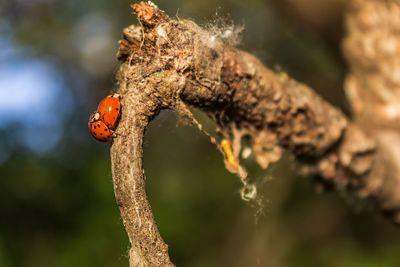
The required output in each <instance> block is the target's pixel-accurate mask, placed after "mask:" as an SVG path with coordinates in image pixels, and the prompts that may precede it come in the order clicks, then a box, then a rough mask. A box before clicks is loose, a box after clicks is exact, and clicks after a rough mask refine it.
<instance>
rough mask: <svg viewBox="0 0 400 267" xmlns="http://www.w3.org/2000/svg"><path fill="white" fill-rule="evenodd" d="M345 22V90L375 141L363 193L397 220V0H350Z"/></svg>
mask: <svg viewBox="0 0 400 267" xmlns="http://www.w3.org/2000/svg"><path fill="white" fill-rule="evenodd" d="M346 24H347V31H348V34H347V38H346V39H345V41H344V52H345V55H346V57H347V59H348V61H349V63H350V68H351V72H350V74H349V75H348V76H347V79H346V93H347V96H348V99H349V101H350V103H351V106H352V110H353V114H354V121H355V122H356V123H357V124H358V125H359V126H360V127H361V128H362V129H363V130H364V132H366V133H368V134H369V135H370V136H371V137H372V138H373V139H375V141H376V143H377V146H378V149H377V152H378V153H377V161H379V162H377V164H376V165H377V167H376V168H375V174H374V175H370V176H369V177H368V179H367V180H366V181H365V188H364V190H363V194H364V195H369V196H371V197H372V198H373V199H375V200H376V201H377V203H378V205H379V206H380V207H381V208H382V210H384V211H385V212H387V213H390V214H392V215H393V218H394V220H395V221H396V222H397V223H400V212H399V211H400V163H399V160H400V131H399V130H400V127H399V126H400V124H399V121H400V1H397V0H368V1H365V0H353V1H352V2H351V4H350V5H349V10H348V14H347V19H346Z"/></svg>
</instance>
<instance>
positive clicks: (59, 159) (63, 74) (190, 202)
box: [0, 0, 400, 267]
mask: <svg viewBox="0 0 400 267" xmlns="http://www.w3.org/2000/svg"><path fill="white" fill-rule="evenodd" d="M345 2H346V1H345V0H329V1H328V0H327V1H320V0H292V1H288V0H287V1H280V0H276V1H273V0H269V1H267V0H264V1H262V0H248V1H240V0H215V1H211V0H203V1H184V0H162V1H159V2H156V4H158V5H159V6H160V7H161V8H162V9H165V10H166V11H167V12H168V13H169V14H170V15H172V16H174V15H177V16H179V17H180V18H192V19H194V20H195V21H196V22H198V23H200V24H201V25H210V24H212V23H220V22H218V21H221V20H220V18H224V20H225V21H229V20H231V21H234V22H235V23H236V24H238V25H242V26H244V31H243V33H242V42H241V44H240V47H241V48H243V49H246V50H247V51H250V52H252V53H254V54H256V55H257V56H259V57H260V58H261V59H262V60H263V61H264V62H266V63H267V64H268V65H269V66H271V67H272V68H274V69H276V70H284V71H287V72H288V73H289V74H290V75H292V76H293V77H295V78H297V79H299V80H301V81H304V82H306V83H308V84H310V85H311V86H313V87H314V88H315V89H316V90H317V91H318V93H320V94H321V95H323V96H324V97H325V98H326V99H327V100H328V101H330V102H331V103H333V104H335V105H337V106H340V107H341V108H342V109H343V110H345V111H346V110H348V108H347V106H346V103H345V99H344V94H343V91H342V89H341V88H342V82H343V78H344V74H345V72H346V65H345V63H344V60H343V58H342V57H341V55H340V37H341V36H342V35H343V26H342V23H341V14H342V8H343V3H345ZM130 3H131V2H130V1H126V0H123V1H111V0H96V1H94V0H93V1H78V0H66V1H60V0H6V1H4V0H0V14H1V15H0V267H17V266H18V267H19V266H27V267H39V266H59V267H63V266H77V267H79V266H96V267H100V266H128V258H127V251H128V240H127V238H126V236H125V232H124V229H123V226H122V221H121V219H120V217H119V211H118V209H117V206H116V204H115V201H114V195H113V187H112V182H111V172H110V159H109V144H102V143H99V142H96V141H95V140H94V139H93V138H92V137H91V136H90V135H89V134H88V131H87V120H88V117H89V113H90V112H91V111H93V110H94V109H95V108H96V107H97V103H98V101H99V99H101V98H102V97H104V96H105V95H106V94H108V93H109V92H110V91H111V90H112V89H113V88H115V80H114V75H115V72H116V70H117V68H118V64H119V63H118V62H117V60H116V58H115V54H116V51H117V40H118V39H119V38H120V36H121V30H122V28H123V27H124V26H127V25H129V24H132V23H136V19H135V18H134V16H132V14H131V13H132V12H131V10H130V8H129V4H130ZM197 115H198V116H199V117H200V118H201V119H202V121H203V122H204V123H205V124H206V125H207V127H212V123H211V122H210V121H209V120H208V119H206V118H205V117H204V115H202V114H201V113H197ZM144 149H145V159H144V161H145V170H146V176H147V183H148V194H149V198H150V202H151V204H152V207H153V210H154V214H155V217H156V220H157V222H158V225H159V228H160V231H161V234H162V236H163V237H164V239H165V240H166V242H167V243H168V244H169V245H170V254H171V257H172V259H173V261H174V262H175V263H176V264H177V265H178V266H196V267H197V266H199V267H200V266H201V267H213V266H234V267H236V266H238V267H239V266H240V267H242V266H250V267H251V266H272V267H274V266H305V267H306V266H307V267H308V266H328V267H329V266H335V267H336V266H343V267H349V266H350V267H351V266H360V267H361V266H362V267H365V266H367V267H375V266H396V267H398V266H400V256H399V255H400V231H399V229H398V228H396V227H394V226H393V225H392V224H391V223H390V222H388V221H386V220H385V219H383V218H382V217H381V216H380V215H379V214H376V213H374V212H373V211H372V210H370V209H369V208H368V207H367V206H366V205H363V204H360V203H353V202H354V201H352V200H349V199H347V198H346V197H340V196H339V195H340V194H338V193H329V192H328V193H324V194H317V193H316V191H315V190H314V186H313V183H312V181H311V179H310V178H308V177H296V176H295V175H294V173H293V172H292V171H291V166H290V162H289V161H288V160H282V161H281V162H279V163H277V164H275V165H274V166H272V167H271V168H270V169H269V170H268V171H261V170H259V169H258V168H257V167H256V166H255V164H254V162H253V161H251V160H249V162H247V165H248V168H249V170H250V174H251V177H252V179H254V181H255V182H256V183H257V184H258V185H259V190H260V191H261V193H262V195H263V198H264V209H263V216H261V217H257V216H256V214H257V212H258V210H257V207H253V206H252V205H249V204H247V203H245V202H243V201H241V200H240V196H239V189H240V183H239V182H238V179H237V177H235V176H234V175H231V174H229V173H228V172H227V171H226V170H225V169H224V164H223V160H222V156H221V155H220V154H219V152H218V151H217V150H216V149H215V148H214V147H213V145H211V144H210V143H209V141H208V139H207V137H205V136H204V135H202V134H200V133H199V132H198V131H197V130H196V129H195V128H192V127H189V126H184V125H180V124H179V123H178V120H177V119H176V117H175V115H174V114H173V113H172V112H163V113H162V114H161V115H160V116H159V117H157V118H156V119H155V121H154V122H152V124H151V127H150V129H149V130H148V132H147V134H146V140H145V148H144Z"/></svg>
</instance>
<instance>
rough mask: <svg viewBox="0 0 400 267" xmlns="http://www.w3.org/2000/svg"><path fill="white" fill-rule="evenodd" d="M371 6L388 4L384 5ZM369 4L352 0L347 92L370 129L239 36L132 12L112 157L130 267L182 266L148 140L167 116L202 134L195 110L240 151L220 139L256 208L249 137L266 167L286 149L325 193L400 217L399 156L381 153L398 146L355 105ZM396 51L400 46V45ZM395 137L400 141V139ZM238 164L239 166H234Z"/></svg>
mask: <svg viewBox="0 0 400 267" xmlns="http://www.w3.org/2000/svg"><path fill="white" fill-rule="evenodd" d="M362 2H364V1H362ZM365 2H369V3H374V4H377V5H379V4H378V3H379V2H380V1H373V0H369V1H365ZM360 3H361V1H357V0H355V1H353V5H352V6H351V9H350V11H349V15H348V22H349V37H348V39H347V41H346V45H345V47H346V51H347V54H348V57H349V58H350V62H352V73H351V74H350V76H349V78H348V82H347V89H348V92H350V95H351V96H352V98H351V99H352V103H353V107H354V109H355V113H356V116H357V118H360V119H357V120H356V122H357V124H359V125H361V126H358V125H356V124H354V123H351V122H350V121H349V120H348V119H347V118H346V117H345V116H344V115H343V114H342V113H341V112H340V111H339V110H338V109H336V108H335V107H333V106H331V105H330V104H328V103H327V102H325V101H324V100H323V99H321V98H320V97H319V96H318V95H316V94H315V93H314V92H313V91H312V90H311V89H310V88H309V87H307V86H306V85H304V84H302V83H299V82H297V81H295V80H293V79H291V78H289V77H288V75H287V74H286V73H283V72H280V73H275V72H273V71H272V70H270V69H268V68H267V67H265V66H264V65H263V64H262V63H261V62H260V61H259V60H258V59H257V58H255V57H254V56H252V55H250V54H248V53H246V52H244V51H241V50H239V49H237V48H235V47H234V42H235V40H236V39H237V38H236V37H237V36H236V34H237V33H236V32H235V30H234V29H232V28H229V27H228V28H225V29H224V28H218V29H216V28H211V29H203V28H201V27H199V26H197V25H196V24H195V23H194V22H192V21H190V20H174V19H171V18H169V17H168V16H167V15H166V14H165V13H164V12H163V11H162V10H160V9H158V8H157V7H156V6H155V5H154V4H152V3H150V2H147V3H140V4H134V5H132V7H133V10H134V12H135V14H136V15H137V17H138V19H139V21H140V24H141V26H140V27H139V26H134V25H132V26H129V27H128V28H126V29H124V31H123V33H124V35H123V39H122V40H121V41H120V49H119V52H118V58H119V59H120V60H121V61H122V62H123V63H122V65H121V67H120V70H119V72H118V74H117V80H118V84H119V87H118V92H119V93H120V94H121V96H122V116H121V120H120V123H119V126H118V128H117V130H116V134H117V137H116V138H115V140H114V142H113V145H112V148H111V159H112V169H113V179H114V189H115V195H116V199H117V203H118V206H119V208H120V211H121V216H122V218H123V222H124V226H125V228H126V231H127V233H128V236H129V240H130V242H131V245H132V248H131V250H130V266H131V267H132V266H173V264H172V262H171V261H170V259H169V256H168V247H167V245H166V244H165V243H164V241H163V240H162V238H161V236H160V234H159V232H158V230H157V226H156V224H155V222H154V218H153V215H152V212H151V208H150V205H149V203H148V200H147V197H146V192H145V177H144V172H143V168H142V142H143V134H144V131H145V129H146V126H147V124H148V123H149V121H150V120H151V119H152V118H153V117H154V116H156V115H157V113H158V112H159V111H160V110H162V109H173V110H175V111H176V112H177V113H178V114H180V115H181V116H182V117H184V118H186V119H188V120H189V121H190V122H192V123H194V124H195V125H197V126H198V127H199V128H200V130H202V128H201V125H200V124H199V123H197V121H196V120H195V118H194V117H193V115H192V114H191V113H190V110H189V109H188V108H187V106H188V105H191V106H194V107H198V108H200V109H201V110H203V111H204V112H206V113H207V114H208V115H209V116H210V117H211V118H213V119H214V120H215V122H216V127H217V128H218V132H219V133H220V136H219V137H218V138H219V139H222V140H225V141H227V140H228V143H229V144H232V146H233V154H232V155H233V156H232V155H231V156H230V155H228V154H229V153H228V152H227V148H226V147H225V146H224V145H219V142H217V141H216V138H215V137H212V138H211V140H212V142H213V143H215V144H216V145H217V147H218V149H220V150H221V151H222V152H223V154H224V155H225V157H226V158H227V160H226V164H227V167H228V168H229V170H230V171H232V172H236V173H238V175H239V177H240V178H241V180H242V182H243V184H244V189H245V190H244V191H246V190H248V189H249V188H251V189H254V191H251V194H248V195H247V196H246V198H247V197H248V199H252V200H254V199H256V198H257V194H256V188H254V187H251V186H252V185H251V184H250V183H249V182H248V181H247V178H246V172H245V171H244V168H243V167H242V166H240V163H239V154H240V153H239V152H240V151H241V150H242V147H241V142H240V141H241V140H242V138H244V137H245V138H246V140H249V147H250V148H251V149H252V151H253V153H254V155H255V158H256V160H257V162H258V163H259V164H260V166H261V167H263V168H267V167H268V166H269V164H270V163H271V162H274V161H277V160H279V158H280V156H281V154H282V152H283V151H284V150H286V151H288V152H289V153H290V154H291V155H293V158H294V159H295V160H296V162H297V163H298V166H299V170H300V171H302V172H303V173H306V174H311V175H315V176H317V177H318V178H319V181H320V182H322V183H323V184H332V185H335V187H336V188H337V189H338V190H341V191H343V192H346V193H347V194H349V195H351V196H354V197H357V198H362V199H368V200H373V201H374V202H376V203H377V206H378V207H379V208H380V209H381V210H382V211H384V212H388V213H390V214H391V215H392V218H396V216H397V214H399V211H400V199H399V198H400V197H399V194H400V193H399V191H400V187H397V188H394V187H393V185H397V183H398V181H399V179H398V178H397V176H398V173H400V172H397V171H393V170H396V167H397V168H398V167H399V166H398V164H397V165H396V161H395V160H394V159H397V158H398V157H399V156H397V157H395V158H393V159H388V157H391V156H392V155H393V153H395V152H397V150H396V149H394V151H393V149H392V150H390V148H387V149H388V150H390V151H389V152H392V154H390V153H389V152H386V151H385V150H384V148H385V146H384V145H382V144H384V143H385V142H386V143H387V142H388V141H389V139H388V137H387V132H386V131H384V132H383V133H381V132H379V133H377V131H378V129H376V128H374V127H376V126H378V125H379V124H375V126H373V127H364V124H363V123H359V122H362V121H363V120H362V119H361V118H362V116H361V115H358V114H362V112H360V111H358V110H359V109H357V107H358V104H357V101H356V100H358V101H361V102H363V101H364V100H363V99H361V98H357V97H354V94H355V93H354V94H352V92H358V89H352V88H354V87H356V88H363V89H364V90H367V89H365V88H366V87H363V85H364V84H363V82H365V81H364V80H363V79H362V76H361V74H362V72H364V71H365V70H364V69H362V68H360V67H359V65H360V63H358V60H359V59H358V58H357V57H354V58H353V55H354V52H352V50H351V48H352V47H353V41H352V40H356V39H357V38H358V37H354V36H353V35H356V36H357V34H360V33H359V32H357V30H356V29H357V25H356V26H354V25H353V24H357V23H355V22H353V20H357V18H356V17H357V16H358V14H359V10H360V8H361V7H362V5H361V4H360ZM382 3H384V4H383V5H385V6H386V8H387V9H388V10H390V12H394V13H395V12H397V11H396V10H397V9H398V8H399V2H395V1H393V2H391V1H382ZM396 14H397V13H396ZM399 18H400V16H397V18H394V17H393V18H392V19H399ZM385 20H389V19H388V18H385ZM352 23H353V24H352ZM387 24H389V23H388V22H387ZM394 24H395V22H393V25H394ZM352 25H353V26H352ZM385 25H386V24H385ZM393 25H392V26H393ZM398 25H399V24H396V25H395V26H396V27H397V26H398ZM389 26H390V25H389ZM355 32H357V33H355ZM397 34H398V31H397ZM360 38H362V37H360ZM396 45H397V46H396V47H397V48H399V47H400V45H399V40H398V39H396ZM397 51H398V50H397ZM397 59H398V58H397ZM370 64H372V63H370ZM368 66H369V65H368ZM376 75H380V74H379V73H378V74H376ZM371 79H372V78H371ZM355 84H356V85H355ZM370 87H371V88H372V87H373V86H372V85H370ZM393 88H395V87H393ZM371 90H373V89H371ZM393 94H395V92H393ZM399 107H400V106H397V108H399ZM360 110H362V109H360ZM399 114H400V113H399ZM378 121H379V120H378ZM378 128H380V125H379V127H378ZM374 129H375V130H376V131H374ZM376 134H377V135H376ZM390 134H392V135H395V137H397V135H396V133H394V131H390V132H389V136H390ZM376 136H380V137H378V138H377V137H376ZM395 137H393V138H394V139H396V138H395ZM396 140H397V139H396ZM375 141H377V143H378V146H377V147H376V146H375ZM399 144H400V143H399ZM381 149H382V151H381ZM230 157H234V159H231V158H230ZM229 158H230V160H229ZM232 161H233V162H237V163H238V164H239V167H237V168H236V167H234V166H233V165H234V164H233V163H232ZM389 170H391V171H392V172H395V173H390V171H389ZM247 193H248V192H247Z"/></svg>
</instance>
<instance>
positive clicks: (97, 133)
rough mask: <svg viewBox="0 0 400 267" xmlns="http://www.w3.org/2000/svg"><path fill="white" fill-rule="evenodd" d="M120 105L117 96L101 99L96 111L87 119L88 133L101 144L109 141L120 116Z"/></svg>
mask: <svg viewBox="0 0 400 267" xmlns="http://www.w3.org/2000/svg"><path fill="white" fill-rule="evenodd" d="M120 110H121V103H120V96H119V95H118V94H113V95H109V96H107V97H105V98H103V99H102V100H101V101H100V103H99V106H98V107H97V111H96V112H94V113H92V114H91V115H90V118H89V125H88V126H89V131H90V133H91V134H92V136H93V137H94V138H96V139H97V140H98V141H101V142H108V141H111V140H112V139H113V137H114V131H113V130H115V128H116V126H117V123H118V119H119V116H120Z"/></svg>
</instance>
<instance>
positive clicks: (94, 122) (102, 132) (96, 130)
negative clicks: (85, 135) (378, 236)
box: [89, 112, 114, 142]
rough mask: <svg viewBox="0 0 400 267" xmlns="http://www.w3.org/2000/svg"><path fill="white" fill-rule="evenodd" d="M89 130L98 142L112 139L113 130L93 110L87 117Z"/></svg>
mask: <svg viewBox="0 0 400 267" xmlns="http://www.w3.org/2000/svg"><path fill="white" fill-rule="evenodd" d="M89 131H90V133H91V134H92V135H93V137H94V138H96V139H97V140H99V141H100V142H108V141H111V140H112V139H113V134H114V132H113V131H112V130H111V129H110V128H108V127H107V125H106V124H105V123H104V122H103V121H102V120H100V114H99V113H98V112H94V113H93V114H92V115H90V118H89Z"/></svg>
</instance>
